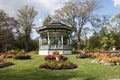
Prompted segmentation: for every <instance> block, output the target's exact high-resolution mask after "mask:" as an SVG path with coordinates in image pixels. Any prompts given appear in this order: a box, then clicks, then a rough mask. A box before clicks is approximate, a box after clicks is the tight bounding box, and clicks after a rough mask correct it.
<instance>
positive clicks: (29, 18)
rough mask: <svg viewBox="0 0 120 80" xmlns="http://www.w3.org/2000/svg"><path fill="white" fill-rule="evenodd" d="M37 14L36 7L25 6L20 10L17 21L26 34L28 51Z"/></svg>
mask: <svg viewBox="0 0 120 80" xmlns="http://www.w3.org/2000/svg"><path fill="white" fill-rule="evenodd" d="M36 15H37V11H35V9H34V7H29V6H27V5H26V6H24V7H23V8H21V9H20V10H19V13H18V18H17V21H18V23H19V24H20V29H21V32H22V34H23V35H25V46H26V52H27V51H29V42H30V40H31V37H30V35H31V32H32V27H33V26H34V24H33V22H34V18H35V16H36Z"/></svg>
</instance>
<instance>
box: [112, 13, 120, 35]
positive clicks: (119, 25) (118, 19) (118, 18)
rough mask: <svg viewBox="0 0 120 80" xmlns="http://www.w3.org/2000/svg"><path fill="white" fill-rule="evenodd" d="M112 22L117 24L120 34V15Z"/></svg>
mask: <svg viewBox="0 0 120 80" xmlns="http://www.w3.org/2000/svg"><path fill="white" fill-rule="evenodd" d="M112 22H116V26H117V28H118V32H119V33H120V13H118V14H116V15H115V16H114V17H113V18H112Z"/></svg>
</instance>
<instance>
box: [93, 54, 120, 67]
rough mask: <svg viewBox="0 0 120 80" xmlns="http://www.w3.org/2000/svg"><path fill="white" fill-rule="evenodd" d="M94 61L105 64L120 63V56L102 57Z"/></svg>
mask: <svg viewBox="0 0 120 80" xmlns="http://www.w3.org/2000/svg"><path fill="white" fill-rule="evenodd" d="M92 62H93V63H99V64H104V65H109V66H113V65H120V57H116V56H115V57H101V58H96V59H95V60H94V61H92Z"/></svg>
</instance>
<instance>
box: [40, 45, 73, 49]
mask: <svg viewBox="0 0 120 80" xmlns="http://www.w3.org/2000/svg"><path fill="white" fill-rule="evenodd" d="M40 49H64V50H66V49H71V46H70V45H42V46H40Z"/></svg>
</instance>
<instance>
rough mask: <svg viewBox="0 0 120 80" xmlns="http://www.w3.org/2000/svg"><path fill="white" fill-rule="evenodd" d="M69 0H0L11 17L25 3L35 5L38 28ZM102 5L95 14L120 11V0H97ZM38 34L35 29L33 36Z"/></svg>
mask: <svg viewBox="0 0 120 80" xmlns="http://www.w3.org/2000/svg"><path fill="white" fill-rule="evenodd" d="M67 1H68V0H0V9H2V10H4V11H5V12H6V13H8V14H9V16H11V17H16V15H17V13H18V10H19V9H20V8H22V7H23V6H24V5H29V6H33V7H34V8H35V10H37V11H38V14H37V16H36V17H35V21H34V23H35V24H36V26H35V27H36V28H38V27H40V26H42V22H43V20H44V19H45V17H46V16H47V15H48V14H51V15H53V14H54V10H56V9H59V8H61V7H62V5H63V3H64V2H67ZM77 1H81V0H77ZM97 1H98V2H100V4H101V5H102V8H100V9H99V10H97V11H96V12H95V14H98V15H109V16H111V17H112V16H114V15H115V14H117V13H120V0H97ZM37 36H38V34H37V33H36V31H35V29H34V30H33V34H32V38H33V39H35V38H36V37H37Z"/></svg>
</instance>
